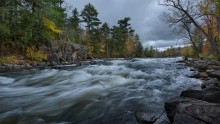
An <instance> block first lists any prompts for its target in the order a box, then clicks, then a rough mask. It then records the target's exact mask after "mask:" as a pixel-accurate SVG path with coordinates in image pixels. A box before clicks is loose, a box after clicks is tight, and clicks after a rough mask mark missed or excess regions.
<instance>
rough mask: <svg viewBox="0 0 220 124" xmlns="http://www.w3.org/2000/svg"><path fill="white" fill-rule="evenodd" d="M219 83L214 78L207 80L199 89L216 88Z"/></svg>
mask: <svg viewBox="0 0 220 124" xmlns="http://www.w3.org/2000/svg"><path fill="white" fill-rule="evenodd" d="M219 83H220V82H219V81H218V80H217V79H216V78H212V79H209V80H206V81H204V82H203V83H202V85H201V88H203V89H204V88H212V87H218V84H219Z"/></svg>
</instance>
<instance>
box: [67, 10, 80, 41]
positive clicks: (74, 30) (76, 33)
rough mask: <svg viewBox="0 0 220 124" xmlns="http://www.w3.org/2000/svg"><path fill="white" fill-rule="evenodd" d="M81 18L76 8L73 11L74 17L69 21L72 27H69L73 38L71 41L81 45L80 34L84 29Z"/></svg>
mask: <svg viewBox="0 0 220 124" xmlns="http://www.w3.org/2000/svg"><path fill="white" fill-rule="evenodd" d="M80 22H81V20H80V17H79V12H78V10H77V9H76V8H75V9H74V10H73V11H72V16H71V17H70V19H69V24H68V25H69V26H70V27H67V28H69V30H70V32H71V33H70V37H71V41H72V42H75V43H79V44H81V42H80V34H81V32H82V29H81V28H80Z"/></svg>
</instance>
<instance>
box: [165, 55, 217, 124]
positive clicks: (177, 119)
mask: <svg viewBox="0 0 220 124" xmlns="http://www.w3.org/2000/svg"><path fill="white" fill-rule="evenodd" d="M179 63H185V65H187V66H190V67H192V68H194V69H195V70H194V69H191V71H195V75H193V76H190V77H192V78H198V79H201V80H202V81H203V83H202V85H201V89H200V90H198V89H196V90H186V91H183V92H182V93H181V95H180V96H179V97H176V98H172V99H170V100H168V101H167V102H166V103H165V111H166V114H167V117H168V119H169V121H170V123H172V124H220V62H219V61H215V60H204V59H202V60H201V59H191V60H189V59H185V60H183V61H179Z"/></svg>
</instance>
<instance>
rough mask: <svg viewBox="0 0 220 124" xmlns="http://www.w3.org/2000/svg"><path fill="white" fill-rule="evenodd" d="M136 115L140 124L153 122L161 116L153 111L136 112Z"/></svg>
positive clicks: (151, 123)
mask: <svg viewBox="0 0 220 124" xmlns="http://www.w3.org/2000/svg"><path fill="white" fill-rule="evenodd" d="M135 117H136V119H137V121H138V122H139V123H140V124H153V123H154V122H156V121H157V119H158V118H159V117H158V116H156V115H155V114H153V113H144V112H140V111H138V112H135Z"/></svg>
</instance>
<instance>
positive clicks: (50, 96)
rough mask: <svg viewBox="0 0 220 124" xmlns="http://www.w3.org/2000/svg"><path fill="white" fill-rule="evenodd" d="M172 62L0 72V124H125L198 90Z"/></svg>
mask: <svg viewBox="0 0 220 124" xmlns="http://www.w3.org/2000/svg"><path fill="white" fill-rule="evenodd" d="M177 60H179V58H173V59H136V61H127V60H114V61H110V62H111V64H107V65H102V64H99V65H89V66H84V67H78V68H75V69H66V70H56V69H46V70H40V71H26V72H16V73H7V74H6V73H2V74H0V107H1V108H0V123H9V122H11V121H13V122H12V123H14V122H16V123H17V122H20V123H21V124H23V123H37V124H38V123H43V122H46V123H50V122H54V123H64V122H65V123H80V124H81V123H82V124H84V123H86V124H87V123H127V122H131V123H132V121H134V120H132V119H130V120H129V118H130V115H128V113H135V112H137V111H141V112H144V113H148V114H152V113H153V114H155V115H159V114H160V113H161V112H162V111H163V105H164V104H163V102H164V101H165V100H167V99H169V98H171V97H174V96H178V95H179V94H180V93H181V91H182V90H184V89H188V88H192V87H196V86H199V84H200V81H199V80H196V79H192V78H188V77H187V75H190V74H192V72H190V69H189V68H188V67H184V66H183V65H178V64H176V63H175V61H177Z"/></svg>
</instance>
